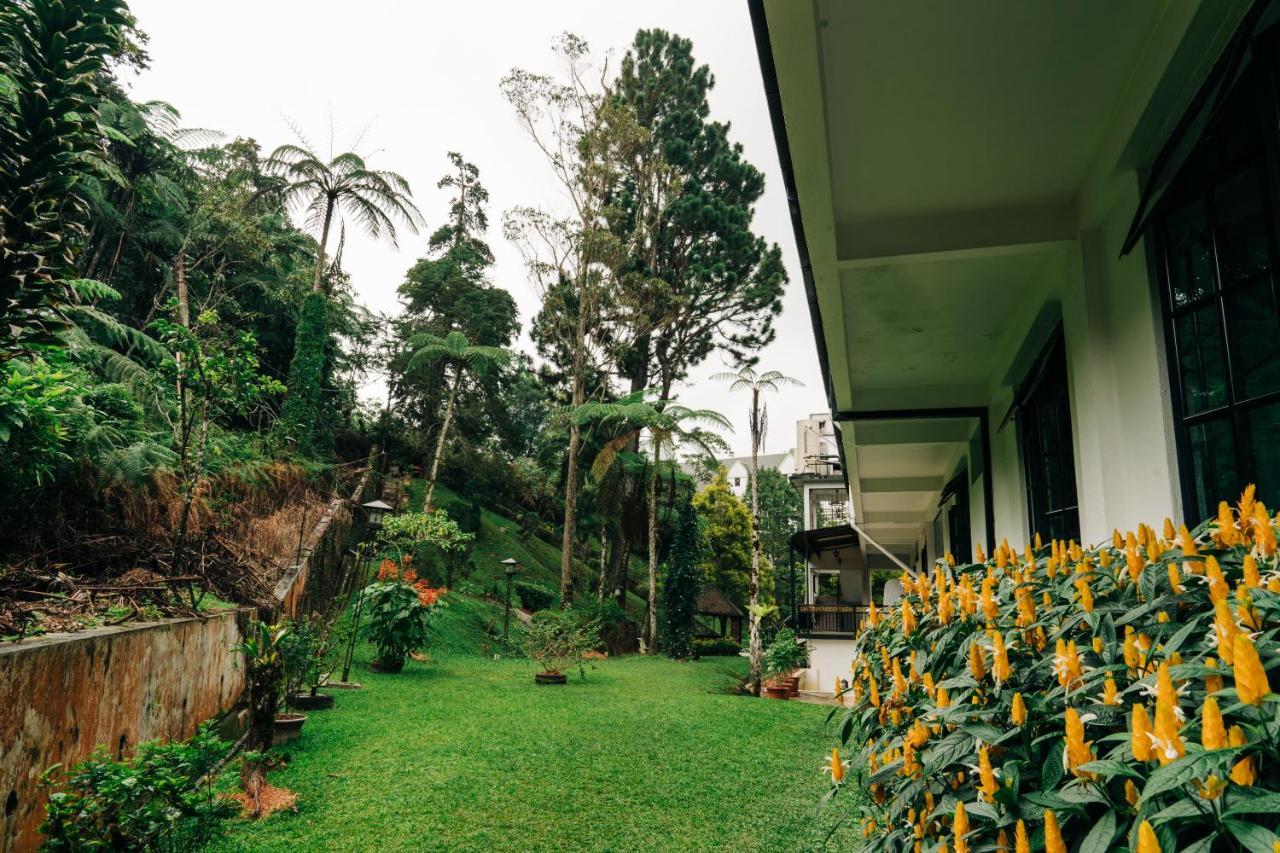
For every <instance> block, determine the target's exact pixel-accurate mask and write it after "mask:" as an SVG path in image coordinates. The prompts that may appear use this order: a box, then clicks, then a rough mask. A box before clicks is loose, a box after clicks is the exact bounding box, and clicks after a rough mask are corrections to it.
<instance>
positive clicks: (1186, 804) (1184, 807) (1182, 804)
mask: <svg viewBox="0 0 1280 853" xmlns="http://www.w3.org/2000/svg"><path fill="white" fill-rule="evenodd" d="M1200 809H1201V807H1200V806H1199V805H1198V804H1197V803H1196V801H1195V800H1192V799H1190V798H1188V799H1185V800H1176V801H1175V802H1174V803H1173V805H1171V806H1169V807H1168V808H1164V809H1161V810H1160V811H1158V812H1156V814H1155V815H1153V816H1152V817H1151V823H1152V824H1153V825H1155V824H1160V823H1164V822H1165V821H1168V820H1175V819H1177V818H1184V817H1198V816H1200V815H1201V814H1202V812H1201V810H1200Z"/></svg>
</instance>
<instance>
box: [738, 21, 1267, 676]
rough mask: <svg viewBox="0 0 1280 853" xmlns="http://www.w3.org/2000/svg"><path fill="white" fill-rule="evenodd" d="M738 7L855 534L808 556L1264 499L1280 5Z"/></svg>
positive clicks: (963, 545) (1123, 520)
mask: <svg viewBox="0 0 1280 853" xmlns="http://www.w3.org/2000/svg"><path fill="white" fill-rule="evenodd" d="M749 7H750V12H751V16H752V23H753V26H754V29H755V35H756V43H757V47H758V50H759V57H760V65H761V71H762V74H763V78H764V89H765V94H766V98H767V100H768V105H769V110H770V113H771V115H772V119H773V126H774V131H775V139H776V142H777V145H778V149H779V157H780V160H781V166H782V173H783V179H784V183H785V185H786V190H787V197H788V199H789V200H790V202H791V213H792V222H793V225H794V228H795V232H796V240H797V246H798V250H799V253H800V261H801V263H800V267H801V269H802V271H803V273H804V282H805V288H806V291H807V295H808V298H809V305H810V312H811V318H812V322H813V329H814V336H815V340H816V343H817V350H818V356H819V362H820V365H821V368H822V372H823V378H824V382H825V385H826V392H827V398H828V404H829V406H830V413H829V416H830V418H831V419H832V420H833V421H834V422H835V427H834V432H833V441H834V443H835V445H836V455H837V457H838V459H839V461H840V462H841V463H842V464H841V466H840V469H839V472H840V474H841V475H842V477H843V479H844V481H845V483H846V485H847V486H848V488H849V499H850V500H849V503H850V513H851V515H852V518H853V521H854V523H855V524H856V528H857V529H856V530H853V529H851V530H850V531H849V532H850V534H851V536H846V537H845V538H843V539H842V538H840V536H839V535H837V534H835V533H831V534H826V535H809V536H807V538H805V539H803V541H802V542H801V545H803V546H805V547H812V548H814V549H817V550H816V551H815V552H814V553H815V558H816V559H817V560H818V562H820V563H822V565H824V566H827V565H829V563H827V562H823V561H828V560H833V559H834V558H832V557H830V556H829V554H830V553H831V551H832V548H835V549H838V550H839V551H840V552H842V553H844V554H847V553H848V551H850V550H852V551H854V552H856V553H858V555H859V559H860V560H861V567H862V571H866V569H867V568H869V567H873V566H874V565H876V564H884V563H889V564H893V563H895V562H898V563H902V564H905V565H907V566H911V567H921V566H924V565H926V564H928V563H929V562H930V561H932V560H933V559H936V558H937V557H938V556H939V555H940V554H944V553H948V552H952V553H956V554H958V555H965V556H967V555H969V554H971V553H972V551H973V548H974V547H975V546H976V545H977V544H982V545H983V546H984V549H985V550H986V551H987V552H988V553H990V551H991V547H992V545H993V544H994V543H997V542H999V541H1000V540H1001V539H1002V538H1006V537H1007V538H1008V539H1009V541H1010V542H1011V543H1013V544H1014V545H1015V546H1020V545H1021V544H1022V543H1025V542H1026V541H1028V540H1029V538H1030V537H1031V536H1032V535H1033V534H1034V533H1036V532H1039V533H1041V534H1042V535H1044V536H1045V537H1046V538H1047V537H1057V538H1061V539H1068V538H1074V539H1078V540H1083V541H1085V542H1097V541H1100V540H1102V539H1104V538H1106V537H1107V536H1109V535H1110V532H1111V530H1112V528H1113V527H1118V528H1120V529H1122V530H1124V529H1129V528H1133V527H1135V526H1136V525H1137V524H1138V523H1139V522H1143V521H1145V522H1148V523H1152V524H1159V523H1160V521H1161V520H1162V519H1163V518H1164V517H1166V516H1169V517H1172V518H1175V519H1180V518H1184V519H1187V520H1188V521H1190V522H1193V523H1194V521H1196V520H1198V519H1200V518H1203V517H1206V516H1208V515H1211V514H1212V513H1213V512H1214V509H1215V507H1216V505H1217V503H1218V501H1219V500H1220V499H1234V498H1236V497H1237V496H1238V494H1239V492H1240V491H1241V489H1242V488H1243V487H1244V486H1245V485H1246V484H1247V483H1250V482H1256V483H1257V485H1258V491H1259V496H1260V497H1261V498H1262V499H1263V500H1265V501H1266V502H1267V503H1268V504H1271V505H1275V504H1277V503H1280V356H1278V354H1277V351H1276V347H1277V343H1276V342H1277V341H1280V309H1278V307H1277V306H1278V305H1280V300H1278V299H1277V297H1278V295H1280V294H1278V293H1277V284H1276V280H1277V274H1276V273H1277V269H1278V268H1280V123H1278V122H1276V121H1275V120H1274V115H1275V107H1276V104H1277V103H1278V102H1280V84H1278V82H1277V81H1278V80H1280V74H1277V73H1276V71H1277V69H1278V68H1280V26H1278V25H1277V22H1278V21H1280V9H1277V2H1273V0H1131V2H1119V3H1118V2H1114V0H1076V2H1072V3H1027V2H1023V0H990V2H986V3H981V4H973V3H934V2H926V0H896V2H891V3H889V2H881V0H810V2H794V0H749ZM867 534H869V537H868V536H867ZM870 540H874V541H875V542H877V543H879V544H880V545H882V546H883V547H884V549H885V551H887V552H889V554H891V555H892V558H890V557H889V556H886V554H884V553H882V552H880V551H879V550H877V549H876V548H875V547H874V546H872V545H871V544H870ZM851 560H852V558H850V557H845V558H844V560H843V562H842V563H841V566H840V571H838V572H837V573H836V574H835V575H834V577H838V578H839V579H840V583H839V586H838V587H837V586H836V582H835V581H831V580H826V579H823V580H822V583H824V584H826V586H824V587H822V589H821V590H820V594H819V595H818V596H817V597H816V598H817V599H820V600H823V601H827V600H829V597H830V596H833V595H834V596H835V598H836V601H837V604H842V603H843V602H845V601H850V602H851V603H852V605H853V606H855V607H856V606H860V605H861V603H862V601H863V600H864V599H863V598H862V597H861V596H863V595H864V593H865V587H864V588H863V590H859V589H858V581H857V580H856V575H853V576H851V577H852V578H853V579H852V581H851V582H852V586H846V584H845V578H846V575H847V573H846V571H845V570H844V568H843V567H844V565H847V564H848V563H850V562H851ZM826 577H828V578H829V577H831V575H828V576H826ZM833 606H835V605H833ZM818 615H820V614H819V613H818V612H815V613H814V614H813V617H812V618H816V617H817V616H818ZM837 627H843V626H842V625H841V626H837ZM846 668H847V666H846ZM823 677H824V678H826V677H827V676H826V675H825V674H824V676H823ZM827 689H830V688H829V687H828V688H827Z"/></svg>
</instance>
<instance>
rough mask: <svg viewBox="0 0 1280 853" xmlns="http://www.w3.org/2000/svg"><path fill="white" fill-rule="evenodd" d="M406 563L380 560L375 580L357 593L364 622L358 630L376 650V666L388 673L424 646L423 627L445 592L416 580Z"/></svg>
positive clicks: (405, 561)
mask: <svg viewBox="0 0 1280 853" xmlns="http://www.w3.org/2000/svg"><path fill="white" fill-rule="evenodd" d="M409 563H410V561H409V560H408V559H405V560H404V561H402V563H401V564H399V565H397V564H396V562H395V561H394V560H383V561H382V565H381V566H380V567H379V568H378V579H377V580H376V581H374V582H373V583H371V584H369V585H368V586H367V587H365V588H364V589H363V590H362V591H361V592H360V595H361V596H362V598H363V599H364V603H363V605H362V608H363V609H362V612H363V613H364V619H365V623H364V626H363V627H362V628H361V631H362V632H363V633H364V635H365V637H366V638H367V639H368V640H369V642H371V643H373V645H374V646H376V647H377V649H378V663H379V664H380V665H381V666H382V667H383V668H384V669H388V670H391V671H395V670H397V669H399V668H400V667H401V666H403V665H404V659H405V657H406V656H408V654H409V652H412V651H415V650H418V649H422V648H424V647H425V646H426V645H427V638H428V634H427V628H428V626H429V625H430V624H431V617H432V615H433V614H434V613H435V609H436V607H438V606H439V605H440V598H441V597H442V596H443V595H444V592H445V591H444V590H443V589H432V588H431V587H430V586H428V585H427V582H426V581H422V580H419V579H418V577H417V575H416V574H414V571H413V569H412V568H410V567H409Z"/></svg>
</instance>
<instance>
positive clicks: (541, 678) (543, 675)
mask: <svg viewBox="0 0 1280 853" xmlns="http://www.w3.org/2000/svg"><path fill="white" fill-rule="evenodd" d="M533 682H534V684H568V683H569V676H567V675H565V674H564V673H563V672H540V673H538V674H537V675H535V676H534V677H533Z"/></svg>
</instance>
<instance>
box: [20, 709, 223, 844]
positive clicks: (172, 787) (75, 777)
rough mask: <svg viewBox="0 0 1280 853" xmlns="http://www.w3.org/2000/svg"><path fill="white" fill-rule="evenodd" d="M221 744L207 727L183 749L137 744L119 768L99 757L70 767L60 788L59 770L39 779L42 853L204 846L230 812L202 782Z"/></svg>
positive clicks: (172, 745)
mask: <svg viewBox="0 0 1280 853" xmlns="http://www.w3.org/2000/svg"><path fill="white" fill-rule="evenodd" d="M227 748H228V744H227V743H226V742H224V741H222V740H220V739H219V738H218V736H217V735H216V734H214V732H213V727H212V725H211V724H208V723H206V724H205V725H203V726H201V727H200V730H199V732H197V733H196V736H195V737H193V738H192V739H191V740H190V741H188V742H186V743H182V742H177V743H164V744H162V743H144V744H141V745H139V746H138V750H137V754H136V755H135V756H134V757H133V758H132V759H129V760H126V761H113V760H112V759H110V758H108V757H107V756H106V754H105V753H104V752H102V751H101V750H100V751H98V752H96V753H94V755H93V756H92V757H91V758H89V759H87V760H85V761H83V762H81V763H80V764H78V765H76V766H75V768H74V769H73V770H72V772H71V774H70V777H69V778H68V779H67V780H66V782H65V784H60V783H59V782H58V781H56V778H57V777H58V776H59V775H60V771H61V769H62V765H60V764H55V765H54V766H53V767H50V768H49V769H48V770H46V771H45V773H44V776H43V777H42V780H41V781H42V783H43V784H45V785H47V786H49V787H52V788H54V791H53V793H51V794H50V795H49V804H48V806H47V808H46V816H45V820H44V823H42V824H41V825H40V831H41V832H42V833H44V835H45V843H44V849H45V850H53V851H62V850H67V851H72V850H91V849H105V850H161V849H169V850H177V849H194V848H196V847H199V846H200V845H202V844H203V843H204V842H206V841H208V840H210V839H211V838H212V837H213V835H214V832H215V830H216V828H217V826H218V822H219V821H220V820H221V819H222V818H225V817H229V816H230V815H231V814H232V813H233V812H234V811H235V808H234V805H233V804H232V803H229V802H228V801H227V800H224V799H222V798H220V797H218V796H217V795H215V793H214V790H213V781H214V780H213V779H209V778H206V776H207V775H208V774H209V772H210V771H211V770H212V769H213V768H214V766H215V765H216V764H217V763H218V761H219V760H220V759H221V758H222V756H223V755H225V754H226V751H227Z"/></svg>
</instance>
